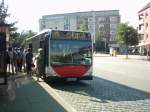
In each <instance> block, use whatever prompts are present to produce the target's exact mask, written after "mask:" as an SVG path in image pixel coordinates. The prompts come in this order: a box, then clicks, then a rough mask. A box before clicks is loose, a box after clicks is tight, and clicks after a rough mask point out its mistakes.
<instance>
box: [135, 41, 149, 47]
mask: <svg viewBox="0 0 150 112" xmlns="http://www.w3.org/2000/svg"><path fill="white" fill-rule="evenodd" d="M148 45H150V43H144V42H142V43H139V45H138V46H148Z"/></svg>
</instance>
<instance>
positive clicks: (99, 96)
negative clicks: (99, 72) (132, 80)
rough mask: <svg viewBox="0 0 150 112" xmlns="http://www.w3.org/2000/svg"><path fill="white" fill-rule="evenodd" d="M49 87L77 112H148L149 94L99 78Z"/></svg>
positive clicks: (149, 104) (149, 111) (149, 105)
mask: <svg viewBox="0 0 150 112" xmlns="http://www.w3.org/2000/svg"><path fill="white" fill-rule="evenodd" d="M50 85H51V86H52V87H53V88H54V90H55V91H56V92H57V93H58V94H59V95H60V96H61V97H62V98H63V99H64V100H65V101H67V102H68V103H69V104H70V105H71V106H72V107H74V108H75V109H76V110H77V111H78V112H150V93H147V92H144V91H140V90H137V89H134V88H130V87H127V86H124V85H120V84H117V83H114V82H111V81H108V80H105V79H101V78H99V77H94V80H93V81H81V82H59V83H58V82H57V84H56V83H54V84H50Z"/></svg>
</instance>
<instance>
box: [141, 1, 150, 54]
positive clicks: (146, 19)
mask: <svg viewBox="0 0 150 112" xmlns="http://www.w3.org/2000/svg"><path fill="white" fill-rule="evenodd" d="M138 18H139V26H138V32H139V34H140V42H139V46H140V51H141V53H142V52H146V54H148V53H150V2H149V3H148V4H147V5H146V6H145V7H143V8H142V9H141V10H140V11H139V12H138ZM149 55H150V54H149Z"/></svg>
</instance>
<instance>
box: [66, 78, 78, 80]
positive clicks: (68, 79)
mask: <svg viewBox="0 0 150 112" xmlns="http://www.w3.org/2000/svg"><path fill="white" fill-rule="evenodd" d="M76 80H77V78H67V81H76Z"/></svg>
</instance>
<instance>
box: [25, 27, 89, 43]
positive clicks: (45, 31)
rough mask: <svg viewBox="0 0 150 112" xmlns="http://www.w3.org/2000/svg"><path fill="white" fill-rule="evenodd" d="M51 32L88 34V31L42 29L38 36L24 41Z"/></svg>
mask: <svg viewBox="0 0 150 112" xmlns="http://www.w3.org/2000/svg"><path fill="white" fill-rule="evenodd" d="M53 31H67V32H76V33H90V32H88V31H75V30H53V29H44V30H42V31H40V32H39V33H38V34H36V35H34V36H32V37H30V38H27V39H26V41H28V40H30V39H33V38H35V37H36V36H38V35H41V34H44V33H50V32H53Z"/></svg>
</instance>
